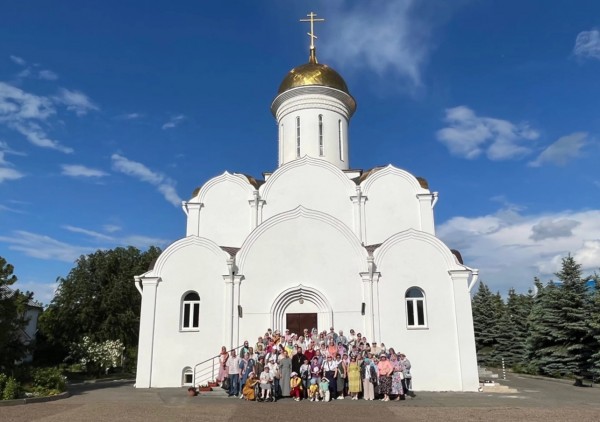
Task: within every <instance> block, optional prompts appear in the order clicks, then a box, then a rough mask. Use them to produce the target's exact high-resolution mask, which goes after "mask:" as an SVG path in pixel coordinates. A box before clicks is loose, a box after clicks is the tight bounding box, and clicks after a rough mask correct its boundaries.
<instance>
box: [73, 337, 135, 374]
mask: <svg viewBox="0 0 600 422" xmlns="http://www.w3.org/2000/svg"><path fill="white" fill-rule="evenodd" d="M123 350H125V346H123V343H122V342H121V340H106V341H104V342H100V343H97V342H93V341H92V339H91V338H90V337H88V336H85V337H83V338H82V339H81V343H76V344H73V345H72V346H71V356H72V357H74V358H76V359H78V360H79V362H80V363H81V364H82V365H83V366H84V367H85V368H86V369H87V370H88V371H89V370H92V369H98V370H100V371H104V372H108V370H109V369H111V368H116V367H117V366H120V363H121V357H122V355H123Z"/></svg>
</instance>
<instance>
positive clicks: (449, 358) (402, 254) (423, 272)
mask: <svg viewBox="0 0 600 422" xmlns="http://www.w3.org/2000/svg"><path fill="white" fill-rule="evenodd" d="M393 240H394V239H392V241H393ZM442 245H443V244H442V243H441V242H440V241H439V240H437V239H435V238H433V236H431V237H429V238H427V236H426V235H423V234H421V233H416V232H415V236H406V237H405V238H404V239H403V240H402V241H399V242H395V243H394V244H393V245H391V246H389V247H386V246H387V245H386V244H384V245H382V247H380V248H379V249H378V250H376V251H375V257H376V263H377V269H378V271H380V273H381V278H380V280H379V286H378V287H379V309H380V310H381V312H380V319H381V341H384V342H385V344H386V346H388V347H390V346H393V347H394V348H395V350H396V351H397V352H403V353H405V354H406V355H407V357H408V358H409V360H410V361H411V363H412V370H411V372H412V373H413V386H414V389H415V390H428V391H461V390H463V382H464V380H463V379H462V377H463V375H462V373H461V362H460V351H459V340H458V336H457V333H458V331H459V330H466V332H467V333H468V332H469V330H470V331H471V332H472V330H473V327H472V325H471V326H467V325H465V324H458V323H457V318H456V312H457V309H456V306H455V302H454V283H453V281H452V279H451V278H450V275H449V273H448V271H449V270H451V269H456V268H458V266H457V265H454V264H453V263H451V259H452V257H451V255H450V251H449V250H443V248H445V246H442ZM446 249H447V248H446ZM410 287H419V288H421V289H422V290H423V292H424V294H425V300H426V310H427V328H410V329H409V328H408V327H407V319H406V304H405V294H406V291H407V290H408V289H409V288H410ZM464 289H465V292H466V289H467V286H466V285H465V286H464ZM392 321H393V323H391V322H392ZM473 362H475V356H473ZM475 389H476V388H475Z"/></svg>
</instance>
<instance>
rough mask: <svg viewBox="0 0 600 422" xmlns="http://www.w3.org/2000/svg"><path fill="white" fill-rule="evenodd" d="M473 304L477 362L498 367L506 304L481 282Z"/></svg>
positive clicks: (498, 295) (497, 294)
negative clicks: (500, 335) (499, 339)
mask: <svg viewBox="0 0 600 422" xmlns="http://www.w3.org/2000/svg"><path fill="white" fill-rule="evenodd" d="M471 304H472V310H473V329H474V331H475V347H476V348H477V361H478V362H479V363H480V364H482V365H496V366H497V365H499V364H500V361H499V359H498V354H497V351H496V347H497V344H498V342H497V339H498V334H499V327H498V323H499V320H500V318H501V316H502V315H503V313H504V302H503V301H502V298H501V297H500V294H499V293H496V294H493V293H492V292H491V291H490V289H489V288H488V286H487V285H486V284H485V283H483V282H481V283H479V288H478V290H477V293H476V294H475V295H474V296H473V299H472V301H471Z"/></svg>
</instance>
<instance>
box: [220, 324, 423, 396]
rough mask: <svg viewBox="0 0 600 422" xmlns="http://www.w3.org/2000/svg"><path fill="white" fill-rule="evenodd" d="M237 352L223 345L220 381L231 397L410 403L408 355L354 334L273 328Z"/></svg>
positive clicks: (351, 331)
mask: <svg viewBox="0 0 600 422" xmlns="http://www.w3.org/2000/svg"><path fill="white" fill-rule="evenodd" d="M238 349H239V353H238V351H236V350H231V351H227V348H226V347H225V346H223V347H222V348H221V354H220V357H219V364H220V370H219V375H218V381H221V382H223V383H224V384H225V387H227V390H228V393H229V396H230V397H239V398H240V399H246V400H257V401H275V400H277V399H278V398H281V397H293V398H294V400H296V401H300V400H303V399H308V400H311V401H322V402H327V401H330V400H334V399H338V400H343V399H344V398H346V397H350V398H351V399H352V400H358V399H359V398H362V399H364V400H375V399H376V398H378V399H380V400H382V401H389V400H405V398H406V396H409V397H413V396H414V394H413V393H412V391H411V381H412V375H411V372H410V369H411V364H410V361H409V360H408V359H407V358H406V355H404V354H403V353H398V352H396V351H395V350H394V348H392V347H390V348H386V346H385V344H383V343H381V344H377V343H376V342H374V341H373V342H369V341H368V340H367V339H366V338H365V337H363V336H362V334H361V333H355V331H354V330H353V329H351V330H350V334H349V336H345V335H344V332H343V330H339V331H338V332H336V331H335V329H334V328H333V327H331V328H330V331H329V332H326V331H323V332H320V333H319V332H318V330H317V329H316V328H313V329H312V330H310V331H309V329H304V331H303V333H301V334H295V333H290V330H285V332H284V333H280V332H279V330H275V331H272V330H271V329H268V330H267V332H266V333H265V334H264V336H260V337H258V340H257V342H256V343H255V344H254V346H250V344H249V342H248V341H245V342H244V344H243V345H242V346H241V347H239V348H238Z"/></svg>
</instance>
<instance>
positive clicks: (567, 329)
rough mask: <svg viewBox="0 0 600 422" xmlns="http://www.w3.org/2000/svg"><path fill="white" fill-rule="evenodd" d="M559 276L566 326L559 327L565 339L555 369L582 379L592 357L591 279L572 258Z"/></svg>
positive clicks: (557, 349)
mask: <svg viewBox="0 0 600 422" xmlns="http://www.w3.org/2000/svg"><path fill="white" fill-rule="evenodd" d="M555 275H556V277H557V278H558V279H559V280H560V281H561V285H560V290H561V293H562V294H561V296H560V299H561V301H560V305H561V311H562V312H561V318H562V324H561V325H559V327H558V328H559V330H560V334H561V335H560V338H559V344H557V347H556V350H555V353H554V356H555V358H556V361H557V362H556V364H555V365H554V366H553V367H555V368H557V369H559V368H561V369H560V370H561V372H563V371H564V373H565V374H568V375H578V374H580V373H581V372H584V371H587V369H588V363H589V359H590V356H591V349H590V345H591V340H592V339H591V336H590V332H589V328H588V316H589V312H590V296H589V293H588V290H587V287H586V284H587V282H588V280H589V279H588V278H584V277H583V276H582V274H581V265H580V264H578V263H577V262H575V259H574V258H573V257H572V256H571V255H569V256H567V257H565V258H563V260H562V268H561V270H560V271H559V272H557V273H556V274H555Z"/></svg>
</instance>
